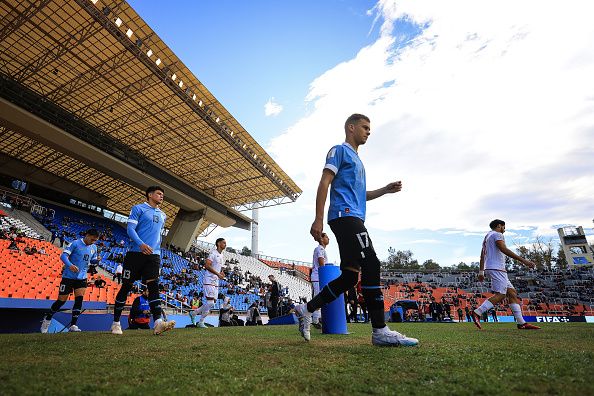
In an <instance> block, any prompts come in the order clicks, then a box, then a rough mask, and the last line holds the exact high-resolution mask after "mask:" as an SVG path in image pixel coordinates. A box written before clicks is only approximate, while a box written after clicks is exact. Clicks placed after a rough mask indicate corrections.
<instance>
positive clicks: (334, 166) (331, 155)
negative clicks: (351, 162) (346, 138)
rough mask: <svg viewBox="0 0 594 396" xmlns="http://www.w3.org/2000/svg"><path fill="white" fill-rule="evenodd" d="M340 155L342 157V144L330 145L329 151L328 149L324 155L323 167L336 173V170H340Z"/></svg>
mask: <svg viewBox="0 0 594 396" xmlns="http://www.w3.org/2000/svg"><path fill="white" fill-rule="evenodd" d="M342 157H343V147H342V145H340V146H334V147H332V148H331V149H330V151H328V154H327V155H326V165H324V169H329V170H330V171H332V173H334V174H335V175H336V174H337V173H338V171H339V170H340V165H341V163H342Z"/></svg>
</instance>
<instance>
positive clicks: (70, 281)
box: [41, 228, 99, 333]
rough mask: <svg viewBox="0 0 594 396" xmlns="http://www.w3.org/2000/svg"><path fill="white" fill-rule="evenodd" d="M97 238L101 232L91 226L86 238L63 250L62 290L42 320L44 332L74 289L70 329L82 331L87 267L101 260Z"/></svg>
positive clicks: (42, 330) (61, 257)
mask: <svg viewBox="0 0 594 396" xmlns="http://www.w3.org/2000/svg"><path fill="white" fill-rule="evenodd" d="M97 239H99V232H98V231H97V230H95V229H92V228H91V229H89V230H87V232H86V233H85V237H84V238H82V239H77V240H76V241H74V242H72V244H70V246H68V247H67V248H66V249H64V251H63V252H62V255H61V256H60V259H61V260H62V262H63V263H64V270H63V271H62V281H61V282H60V291H59V292H58V299H57V300H56V301H55V302H54V303H53V304H52V307H51V311H50V312H49V313H47V314H46V315H45V318H44V319H43V321H42V322H41V332H42V333H47V330H48V329H49V326H50V324H51V322H52V317H53V316H54V314H55V313H56V312H58V311H59V310H60V308H61V307H62V305H64V303H66V300H68V296H69V295H70V293H72V291H73V290H74V306H73V307H72V320H71V321H70V326H69V327H68V331H80V329H79V328H78V326H77V325H76V322H77V321H78V317H79V316H80V313H81V309H82V303H83V297H84V295H85V291H86V290H87V269H88V268H89V264H97V263H98V261H99V260H98V255H97V246H96V245H95V242H97Z"/></svg>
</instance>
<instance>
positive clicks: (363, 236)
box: [328, 216, 380, 286]
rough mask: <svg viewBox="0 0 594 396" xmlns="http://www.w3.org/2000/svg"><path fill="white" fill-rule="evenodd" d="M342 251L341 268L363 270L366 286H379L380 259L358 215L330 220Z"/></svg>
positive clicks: (362, 275)
mask: <svg viewBox="0 0 594 396" xmlns="http://www.w3.org/2000/svg"><path fill="white" fill-rule="evenodd" d="M328 224H329V225H330V229H331V230H332V232H333V233H334V236H335V237H336V243H337V244H338V250H339V251H340V269H341V270H344V269H345V268H353V269H356V270H360V271H361V283H362V284H363V285H364V286H379V284H380V261H379V259H378V258H377V255H376V254H375V250H374V249H373V243H372V242H371V238H370V237H369V233H368V232H367V228H365V224H364V223H363V220H361V219H360V218H358V217H352V216H347V217H339V218H337V219H334V220H332V221H329V222H328Z"/></svg>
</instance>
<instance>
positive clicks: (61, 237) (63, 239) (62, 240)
mask: <svg viewBox="0 0 594 396" xmlns="http://www.w3.org/2000/svg"><path fill="white" fill-rule="evenodd" d="M59 238H60V247H64V241H65V239H66V237H65V236H64V232H61V233H60V235H59Z"/></svg>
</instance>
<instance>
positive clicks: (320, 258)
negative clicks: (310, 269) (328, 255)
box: [318, 257, 325, 267]
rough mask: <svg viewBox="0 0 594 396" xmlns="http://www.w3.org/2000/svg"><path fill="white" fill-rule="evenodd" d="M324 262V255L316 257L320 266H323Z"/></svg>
mask: <svg viewBox="0 0 594 396" xmlns="http://www.w3.org/2000/svg"><path fill="white" fill-rule="evenodd" d="M324 264H325V262H324V257H318V265H319V266H320V267H323V266H324Z"/></svg>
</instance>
